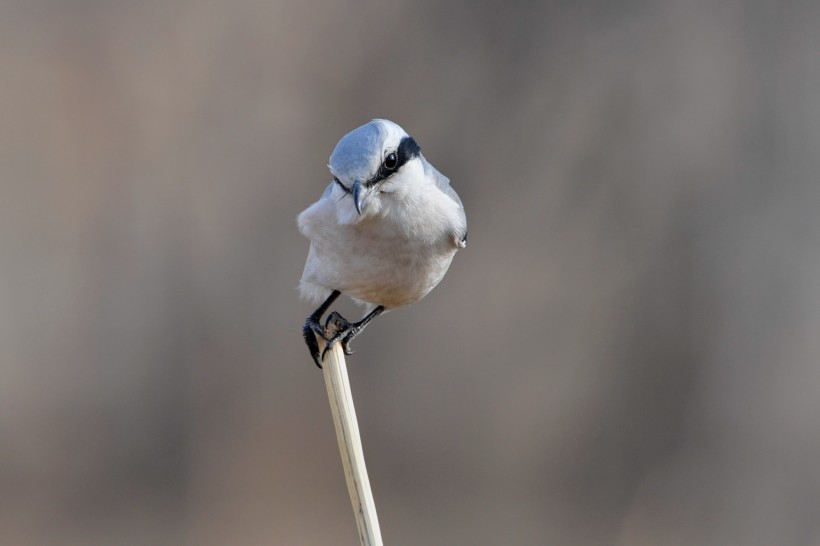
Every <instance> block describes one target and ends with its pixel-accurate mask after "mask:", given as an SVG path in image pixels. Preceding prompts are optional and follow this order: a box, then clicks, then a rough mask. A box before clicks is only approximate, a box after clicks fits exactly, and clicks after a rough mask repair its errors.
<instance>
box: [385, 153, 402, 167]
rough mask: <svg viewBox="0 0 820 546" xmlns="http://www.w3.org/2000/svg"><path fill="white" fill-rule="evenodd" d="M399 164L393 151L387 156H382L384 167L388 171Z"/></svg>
mask: <svg viewBox="0 0 820 546" xmlns="http://www.w3.org/2000/svg"><path fill="white" fill-rule="evenodd" d="M398 164H399V158H397V157H396V154H395V153H391V154H390V155H388V156H387V157H385V158H384V168H385V169H387V170H388V171H392V170H393V169H395V168H396V166H397V165H398Z"/></svg>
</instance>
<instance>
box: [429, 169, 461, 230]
mask: <svg viewBox="0 0 820 546" xmlns="http://www.w3.org/2000/svg"><path fill="white" fill-rule="evenodd" d="M424 169H425V170H426V171H427V172H428V173H429V174H430V175H431V176H432V178H433V180H434V181H435V183H436V186H438V189H440V190H441V191H442V193H444V195H446V196H447V197H449V198H450V199H452V200H453V201H455V202H456V203H457V204H458V212H459V214H460V215H461V225H462V226H464V231H463V233H458V234H456V238H457V241H458V242H460V244H459V246H464V245H465V244H466V243H467V216H466V214H465V213H464V205H463V204H462V203H461V198H459V196H458V194H457V193H456V190H454V189H453V187H452V186H450V179H449V178H447V177H446V176H444V175H443V174H441V173H440V172H439V171H438V169H436V168H435V167H433V165H431V164H430V162H429V161H427V160H426V159H425V160H424Z"/></svg>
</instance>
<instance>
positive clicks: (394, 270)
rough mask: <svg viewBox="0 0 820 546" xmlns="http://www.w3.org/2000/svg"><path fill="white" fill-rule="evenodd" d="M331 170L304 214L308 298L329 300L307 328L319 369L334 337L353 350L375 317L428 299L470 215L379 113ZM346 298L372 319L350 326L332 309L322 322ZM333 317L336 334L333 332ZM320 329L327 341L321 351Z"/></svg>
mask: <svg viewBox="0 0 820 546" xmlns="http://www.w3.org/2000/svg"><path fill="white" fill-rule="evenodd" d="M328 168H329V169H330V174H331V175H332V176H333V181H332V182H331V183H330V185H329V186H328V187H327V189H325V192H324V193H323V194H322V197H321V198H319V200H318V201H317V202H315V203H314V204H312V205H311V206H310V207H308V208H307V209H306V210H305V211H303V212H302V213H301V214H300V215H299V217H298V218H297V223H298V224H299V230H300V231H301V232H302V233H303V234H304V235H305V236H306V237H307V238H308V239H310V250H309V251H308V257H307V262H306V263H305V270H304V273H303V274H302V280H301V282H300V285H299V290H300V294H301V296H302V297H303V298H304V299H307V300H309V301H312V302H313V303H319V302H322V303H321V305H319V307H318V308H317V309H316V311H314V312H313V314H311V315H310V316H309V317H308V318H307V320H305V324H304V327H303V329H302V333H303V335H304V338H305V343H307V346H308V349H309V350H310V354H311V356H312V357H313V360H314V362H316V365H317V366H319V367H320V368H321V367H322V360H323V359H324V356H325V353H326V352H327V351H328V350H329V349H330V348H331V347H332V346H333V345H334V344H335V343H336V342H341V344H342V348H343V349H344V351H345V353H346V354H351V352H352V351H351V350H350V342H351V340H352V339H353V338H354V337H356V336H357V335H358V334H359V333H360V332H361V331H362V330H363V329H364V328H365V326H367V324H368V323H369V322H370V321H371V320H373V319H374V318H376V317H377V316H379V315H380V314H382V313H383V312H385V311H390V310H392V309H396V308H398V307H402V306H404V305H409V304H411V303H415V302H417V301H418V300H420V299H421V298H423V297H424V296H426V295H427V293H428V292H430V290H432V289H433V288H435V286H436V285H437V284H438V283H439V281H441V279H442V277H444V274H445V273H446V272H447V269H448V268H449V267H450V262H451V261H452V260H453V256H454V255H455V253H456V251H457V250H458V249H460V248H464V247H465V246H466V244H467V218H466V216H465V214H464V207H463V206H462V204H461V199H459V197H458V194H456V192H455V191H454V190H453V188H451V187H450V180H449V179H448V178H447V177H445V176H444V175H442V174H441V173H440V172H438V171H437V170H436V169H435V168H434V167H433V166H432V165H431V164H430V163H428V162H427V160H426V159H425V158H424V156H423V155H422V154H421V151H420V148H419V145H418V144H417V143H416V141H415V140H414V139H413V137H411V136H410V135H408V134H407V133H406V132H405V131H404V129H402V128H401V127H399V126H398V125H396V124H395V123H393V122H392V121H388V120H384V119H374V120H373V121H371V122H370V123H368V124H366V125H363V126H361V127H359V128H358V129H355V130H353V131H351V132H350V133H348V134H347V135H345V136H344V137H342V139H341V140H340V141H339V143H338V144H337V145H336V148H335V149H334V150H333V153H332V154H331V156H330V162H329V164H328ZM340 294H346V295H347V296H349V297H350V298H352V299H353V301H355V302H356V303H359V304H361V305H364V306H365V307H366V309H367V312H366V314H365V316H364V318H362V319H361V320H360V321H358V322H352V323H351V322H348V321H347V320H346V319H345V318H344V317H342V316H341V315H340V314H339V313H338V312H336V311H334V312H333V313H331V314H330V315H329V316H328V318H327V321H326V322H325V324H324V326H322V324H321V319H322V316H323V315H324V314H325V312H326V311H327V310H328V308H329V307H330V306H331V305H332V304H333V302H334V301H336V299H337V298H338V297H339V295H340ZM331 323H334V324H335V326H336V327H337V329H338V330H337V331H336V333H335V334H334V335H332V336H330V337H329V338H328V337H326V333H325V331H326V330H327V327H328V325H329V324H331ZM317 335H318V336H321V337H322V339H324V340H325V341H327V345H326V346H325V349H324V351H323V352H321V353H320V352H319V344H318V341H317V339H316V336H317Z"/></svg>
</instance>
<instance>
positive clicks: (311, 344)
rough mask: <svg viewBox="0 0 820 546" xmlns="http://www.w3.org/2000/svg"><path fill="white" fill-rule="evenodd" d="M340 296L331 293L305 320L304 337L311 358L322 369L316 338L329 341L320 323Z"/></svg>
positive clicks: (336, 291) (335, 291) (334, 292)
mask: <svg viewBox="0 0 820 546" xmlns="http://www.w3.org/2000/svg"><path fill="white" fill-rule="evenodd" d="M339 294H341V292H339V291H338V290H334V291H333V292H331V293H330V296H328V297H327V299H326V300H325V301H324V303H322V305H320V306H319V307H318V308H317V309H316V310H315V311H314V312H313V314H312V315H310V316H309V317H308V318H307V319H305V324H304V326H302V336H304V338H305V343H306V344H307V346H308V350H310V356H312V357H313V361H314V362H315V363H316V365H317V366H319V367H320V368H321V367H322V361H321V360H320V359H319V342H318V341H316V336H322V339H324V340H327V338H326V337H325V329H324V328H322V325H321V323H320V322H319V321H320V320H321V319H322V315H324V314H325V311H327V308H328V307H330V306H331V305H332V304H333V302H334V301H336V298H338V297H339Z"/></svg>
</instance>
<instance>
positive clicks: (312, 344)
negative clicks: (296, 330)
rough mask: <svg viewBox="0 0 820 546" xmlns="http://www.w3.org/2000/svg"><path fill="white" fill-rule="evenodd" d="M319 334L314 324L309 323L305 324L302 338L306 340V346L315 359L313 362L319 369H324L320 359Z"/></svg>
mask: <svg viewBox="0 0 820 546" xmlns="http://www.w3.org/2000/svg"><path fill="white" fill-rule="evenodd" d="M317 335H322V337H324V335H323V334H318V333H317V332H316V329H315V327H314V325H313V324H311V323H309V322H305V325H304V327H303V328H302V336H304V338H305V344H307V346H308V350H309V351H310V356H311V357H313V361H314V362H315V363H316V365H317V366H319V368H321V367H322V361H321V360H320V359H319V342H318V341H317V340H316V336H317Z"/></svg>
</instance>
